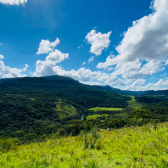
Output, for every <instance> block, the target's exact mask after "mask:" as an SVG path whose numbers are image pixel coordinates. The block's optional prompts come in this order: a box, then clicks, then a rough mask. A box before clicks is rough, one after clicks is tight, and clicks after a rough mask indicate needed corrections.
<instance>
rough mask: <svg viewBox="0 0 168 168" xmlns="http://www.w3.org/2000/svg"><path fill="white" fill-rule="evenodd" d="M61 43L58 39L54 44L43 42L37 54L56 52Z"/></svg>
mask: <svg viewBox="0 0 168 168" xmlns="http://www.w3.org/2000/svg"><path fill="white" fill-rule="evenodd" d="M59 43H60V40H59V39H58V38H57V39H56V40H55V41H54V42H50V41H49V40H41V43H40V45H39V48H38V52H37V54H47V53H50V52H53V51H54V48H55V47H56V46H57V45H58V44H59Z"/></svg>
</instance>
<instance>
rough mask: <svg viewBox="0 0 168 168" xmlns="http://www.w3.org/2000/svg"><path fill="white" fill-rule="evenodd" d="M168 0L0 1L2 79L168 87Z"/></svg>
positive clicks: (131, 88) (130, 86)
mask: <svg viewBox="0 0 168 168" xmlns="http://www.w3.org/2000/svg"><path fill="white" fill-rule="evenodd" d="M167 9H168V1H167V0H153V1H151V0H137V1H135V0H127V1H125V0H114V1H111V0H106V1H102V0H73V1H69V0H0V78H11V77H21V76H48V75H63V76H70V77H72V78H74V79H76V80H79V81H80V82H82V83H86V84H98V85H110V86H112V87H115V88H120V89H128V90H151V89H154V90H159V89H168V75H167V73H168V59H167V58H168V19H167V18H168V10H167Z"/></svg>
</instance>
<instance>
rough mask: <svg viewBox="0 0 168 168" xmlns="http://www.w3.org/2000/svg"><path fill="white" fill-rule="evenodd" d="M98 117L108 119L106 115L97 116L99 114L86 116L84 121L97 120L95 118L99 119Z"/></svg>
mask: <svg viewBox="0 0 168 168" xmlns="http://www.w3.org/2000/svg"><path fill="white" fill-rule="evenodd" d="M99 117H108V115H107V114H103V115H99V114H94V115H88V116H87V117H86V119H87V120H90V119H97V118H99Z"/></svg>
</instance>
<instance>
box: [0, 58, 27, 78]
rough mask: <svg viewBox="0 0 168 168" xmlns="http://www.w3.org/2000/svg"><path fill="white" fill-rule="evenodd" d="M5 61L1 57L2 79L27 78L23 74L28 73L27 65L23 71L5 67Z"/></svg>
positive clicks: (0, 74)
mask: <svg viewBox="0 0 168 168" xmlns="http://www.w3.org/2000/svg"><path fill="white" fill-rule="evenodd" d="M3 59H4V56H3V55H0V78H14V77H24V76H27V75H25V74H23V72H24V71H26V70H27V68H28V67H29V66H28V65H27V64H25V67H24V68H23V69H18V68H11V67H9V66H6V65H5V63H4V61H2V60H3Z"/></svg>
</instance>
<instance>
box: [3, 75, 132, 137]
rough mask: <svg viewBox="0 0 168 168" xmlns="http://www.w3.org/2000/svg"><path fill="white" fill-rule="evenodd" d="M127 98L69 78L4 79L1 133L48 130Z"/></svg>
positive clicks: (123, 104) (115, 104) (114, 104)
mask: <svg viewBox="0 0 168 168" xmlns="http://www.w3.org/2000/svg"><path fill="white" fill-rule="evenodd" d="M129 99H130V98H129V97H126V96H122V95H120V94H117V93H114V92H107V91H103V90H96V89H95V88H90V87H89V86H87V85H83V84H81V83H79V82H78V81H75V80H73V79H71V78H69V77H61V76H51V77H39V78H33V77H32V78H30V77H26V78H17V79H6V80H2V81H1V83H0V121H1V122H0V135H1V136H9V135H12V134H13V133H14V132H16V131H18V130H19V131H24V132H26V133H29V132H36V133H41V132H42V133H45V132H50V131H49V129H50V127H51V126H52V127H54V128H55V127H58V126H60V125H64V124H66V123H67V121H68V120H71V119H78V120H80V118H81V116H82V115H83V114H84V113H85V111H87V110H88V109H89V108H92V107H97V106H98V107H120V108H125V107H127V105H128V102H127V101H128V100H129ZM48 127H49V128H48Z"/></svg>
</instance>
